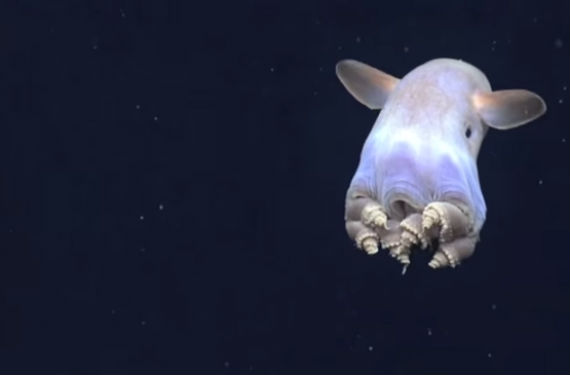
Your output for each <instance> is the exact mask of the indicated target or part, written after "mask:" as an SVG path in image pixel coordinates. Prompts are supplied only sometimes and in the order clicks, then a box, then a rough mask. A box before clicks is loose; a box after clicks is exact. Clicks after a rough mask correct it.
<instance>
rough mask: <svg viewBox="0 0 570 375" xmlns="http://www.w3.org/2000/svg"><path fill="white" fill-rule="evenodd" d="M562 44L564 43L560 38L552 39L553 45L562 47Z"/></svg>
mask: <svg viewBox="0 0 570 375" xmlns="http://www.w3.org/2000/svg"><path fill="white" fill-rule="evenodd" d="M563 45H564V43H563V42H562V39H560V38H556V40H555V41H554V47H556V48H562V46H563Z"/></svg>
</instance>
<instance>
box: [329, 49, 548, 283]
mask: <svg viewBox="0 0 570 375" xmlns="http://www.w3.org/2000/svg"><path fill="white" fill-rule="evenodd" d="M336 74H337V76H338V78H339V79H340V81H341V82H342V84H343V85H344V87H345V88H346V89H347V90H348V92H349V93H350V94H351V95H352V96H353V97H354V98H355V99H356V100H358V101H359V102H360V103H362V104H364V105H365V106H367V107H368V108H370V109H375V110H378V109H380V110H381V111H380V115H379V116H378V119H377V120H376V123H375V124H374V126H373V127H372V130H371V132H370V134H369V135H368V138H367V139H366V141H365V143H364V147H363V149H362V153H361V155H360V163H359V165H358V168H357V170H356V173H355V174H354V177H353V178H352V181H351V183H350V187H349V189H348V192H347V195H346V207H345V221H346V230H347V232H348V235H349V236H350V238H351V239H353V240H354V241H355V243H356V246H357V247H358V248H360V249H362V250H364V251H365V252H366V253H368V254H370V255H372V254H376V253H377V252H378V249H379V247H380V246H381V247H382V248H384V249H386V250H388V252H389V253H390V255H391V256H392V257H394V258H396V259H397V260H398V261H399V262H400V263H402V264H403V266H404V269H403V273H405V271H406V268H407V266H408V265H409V264H410V255H411V250H412V249H415V248H420V249H432V250H434V255H433V257H432V259H431V261H430V262H429V266H430V267H431V268H434V269H436V268H443V267H456V266H457V265H459V264H460V263H461V262H462V261H463V260H464V259H466V258H468V257H469V256H471V255H472V254H473V252H474V250H475V245H476V243H477V241H478V240H479V233H480V231H481V228H482V227H483V223H484V222H485V215H486V205H485V200H484V198H483V193H482V192H481V186H480V184H479V176H478V171H477V155H478V153H479V148H480V147H481V142H482V141H483V138H484V137H485V135H486V133H487V130H488V129H489V127H491V128H494V129H499V130H507V129H512V128H515V127H518V126H521V125H524V124H526V123H528V122H530V121H533V120H535V119H537V118H538V117H540V116H541V115H542V114H544V113H545V112H546V104H545V103H544V101H543V100H542V98H541V97H540V96H538V95H537V94H535V93H533V92H530V91H527V90H499V91H492V90H491V86H490V84H489V81H488V80H487V77H486V76H485V75H484V74H483V73H482V72H481V71H480V70H479V69H477V68H475V67H474V66H472V65H470V64H467V63H465V62H463V61H461V60H454V59H446V58H445V59H444V58H442V59H435V60H431V61H429V62H427V63H425V64H423V65H420V66H419V67H417V68H415V69H414V70H412V71H411V72H410V73H408V74H407V75H406V76H404V78H402V79H398V78H395V77H393V76H391V75H389V74H386V73H384V72H382V71H380V70H377V69H375V68H373V67H371V66H369V65H366V64H363V63H361V62H358V61H355V60H342V61H340V62H339V63H338V64H337V65H336Z"/></svg>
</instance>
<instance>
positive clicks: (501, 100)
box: [473, 90, 546, 130]
mask: <svg viewBox="0 0 570 375" xmlns="http://www.w3.org/2000/svg"><path fill="white" fill-rule="evenodd" d="M473 104H474V106H475V108H476V110H477V111H478V113H479V115H480V116H481V118H482V119H483V121H484V122H485V123H486V124H487V125H489V126H490V127H492V128H495V129H500V130H508V129H512V128H516V127H517V126H521V125H524V124H527V123H529V122H531V121H533V120H536V119H537V118H539V117H540V116H542V115H543V114H544V113H545V112H546V104H545V103H544V100H542V98H541V97H540V96H538V95H537V94H535V93H534V92H531V91H527V90H500V91H494V92H489V93H477V94H475V95H474V96H473Z"/></svg>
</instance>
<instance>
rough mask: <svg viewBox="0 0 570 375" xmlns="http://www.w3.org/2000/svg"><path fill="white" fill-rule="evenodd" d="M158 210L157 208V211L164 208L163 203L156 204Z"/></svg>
mask: <svg viewBox="0 0 570 375" xmlns="http://www.w3.org/2000/svg"><path fill="white" fill-rule="evenodd" d="M158 210H159V211H162V210H164V205H163V204H162V203H161V204H159V205H158Z"/></svg>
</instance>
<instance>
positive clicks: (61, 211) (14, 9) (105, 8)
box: [0, 0, 570, 373]
mask: <svg viewBox="0 0 570 375" xmlns="http://www.w3.org/2000/svg"><path fill="white" fill-rule="evenodd" d="M0 8H1V9H0V204H1V205H0V370H7V371H8V370H10V371H14V370H36V371H37V370H59V371H64V370H75V371H80V370H97V371H101V372H103V371H109V372H111V371H112V372H114V373H118V372H122V371H126V370H139V371H140V370H146V369H149V370H155V371H158V370H187V371H190V370H215V371H216V372H234V371H237V372H249V371H253V372H257V371H263V370H266V371H277V370H287V371H293V370H305V371H313V370H344V371H345V372H349V371H351V372H352V371H354V370H359V371H368V372H371V371H379V372H384V373H388V372H398V371H402V372H405V371H407V372H408V373H409V372H411V371H413V372H420V371H422V370H431V371H440V372H444V371H453V372H455V373H458V372H467V371H468V370H474V371H484V370H485V371H486V370H497V371H523V370H528V371H531V370H532V371H535V372H547V373H554V372H560V373H562V372H565V373H567V372H568V370H569V368H570V358H569V357H570V355H569V353H570V345H569V344H570V327H569V321H570V306H569V305H570V298H569V297H570V293H569V281H570V272H569V271H570V270H569V266H570V257H569V250H570V236H569V234H570V233H569V231H570V220H569V209H570V204H569V203H570V202H569V193H570V189H569V188H570V173H569V172H570V171H569V152H568V151H569V146H570V134H569V128H570V111H569V106H568V103H570V97H569V95H568V90H567V87H568V86H569V85H570V79H569V66H570V61H569V48H568V46H569V44H570V39H569V36H570V29H569V13H570V12H569V11H570V9H569V8H570V7H569V3H568V1H566V0H560V1H534V0H533V1H514V0H512V1H491V0H489V1H471V2H461V1H454V0H453V1H452V0H449V1H433V2H427V1H396V2H394V1H352V0H350V1H349V0H345V1H321V2H305V1H296V2H292V1H288V2H285V1H235V2H230V1H227V2H200V3H198V2H192V1H178V2H173V1H159V0H157V1H126V0H124V1H119V0H106V1H102V0H98V1H39V0H36V1H34V0H27V1H5V2H2V5H1V7H0ZM347 57H350V58H355V59H359V60H362V61H365V62H367V63H369V64H371V65H374V66H377V67H379V68H381V69H383V70H385V71H386V72H388V73H390V74H393V75H395V76H398V77H401V76H403V75H404V74H405V73H407V72H408V71H410V70H411V69H413V68H414V67H415V66H417V65H419V64H421V63H423V62H425V61H427V60H430V59H432V58H436V57H453V58H461V59H463V60H465V61H468V62H470V63H472V64H474V65H475V66H477V67H479V68H480V69H481V70H483V71H484V72H485V73H486V74H487V75H488V77H489V80H490V81H491V83H492V85H493V87H494V88H496V89H507V88H525V89H529V90H533V91H535V92H537V93H539V94H540V95H541V96H542V97H543V98H544V99H545V101H546V102H547V104H548V113H547V114H546V115H545V116H544V117H542V118H540V119H539V120H538V121H536V122H534V123H532V124H531V125H529V126H527V127H523V128H519V129H516V130H513V131H509V132H498V131H491V132H490V133H489V135H488V137H487V140H486V141H485V144H484V145H483V148H482V151H481V155H480V158H479V170H480V178H481V183H482V187H483V192H484V193H485V196H486V200H487V204H488V208H489V210H488V219H487V222H486V225H485V227H484V229H483V232H482V234H481V236H482V241H481V243H480V244H479V246H478V249H477V252H476V253H475V256H474V257H473V258H471V259H470V260H469V261H467V262H466V263H465V264H464V265H462V266H461V267H460V268H459V269H456V270H443V271H438V272H435V271H431V270H429V269H428V268H427V265H426V263H427V261H428V258H427V257H426V256H416V257H415V258H414V259H413V260H412V261H413V263H412V267H411V268H410V269H409V270H408V274H407V275H406V276H405V277H402V276H401V275H400V271H401V268H400V267H399V266H398V264H397V263H396V262H394V261H393V260H392V259H391V258H389V257H388V256H386V254H381V255H378V256H376V257H368V256H365V255H363V254H362V253H361V252H359V251H357V250H356V249H355V248H354V246H353V244H352V243H351V241H350V240H349V239H348V237H347V235H346V234H345V231H344V222H343V213H344V212H343V211H344V194H345V191H346V188H347V187H348V183H349V181H350V179H351V177H352V174H353V173H354V170H355V168H356V165H357V162H358V155H359V153H360V148H361V146H362V143H363V142H364V139H365V137H366V135H367V134H368V131H369V130H370V127H371V125H372V123H373V121H374V120H375V117H376V116H377V113H375V112H372V111H369V110H367V109H366V108H365V107H363V106H361V105H360V104H359V103H357V102H356V101H355V100H353V99H352V98H351V97H350V96H349V95H348V94H347V93H346V91H345V90H344V88H343V87H342V86H341V85H340V83H339V82H338V81H337V79H336V77H335V75H334V65H335V63H336V62H337V61H338V60H340V59H341V58H347ZM160 205H162V206H160ZM160 207H162V209H160Z"/></svg>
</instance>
